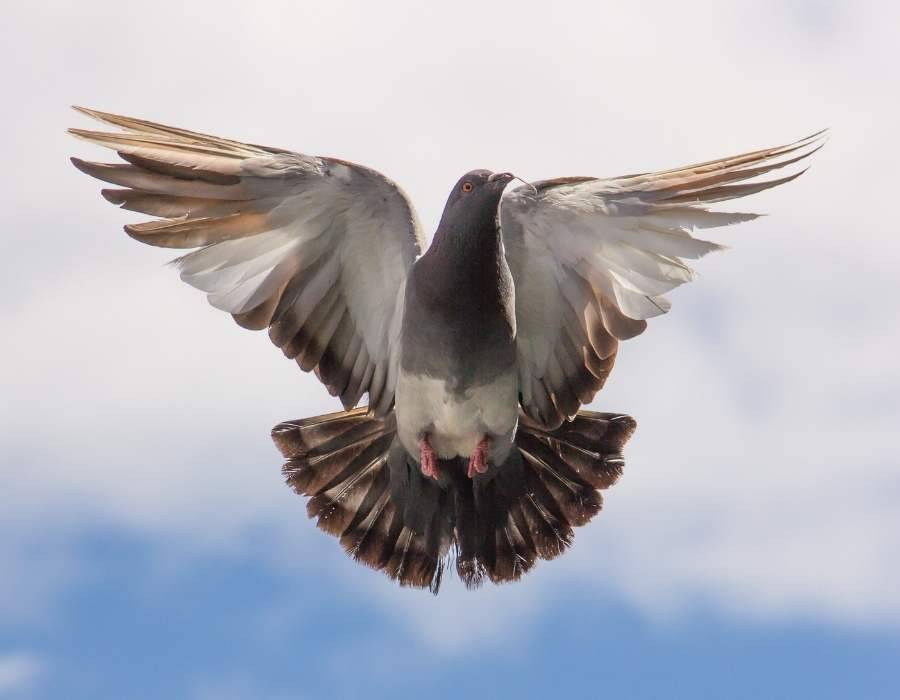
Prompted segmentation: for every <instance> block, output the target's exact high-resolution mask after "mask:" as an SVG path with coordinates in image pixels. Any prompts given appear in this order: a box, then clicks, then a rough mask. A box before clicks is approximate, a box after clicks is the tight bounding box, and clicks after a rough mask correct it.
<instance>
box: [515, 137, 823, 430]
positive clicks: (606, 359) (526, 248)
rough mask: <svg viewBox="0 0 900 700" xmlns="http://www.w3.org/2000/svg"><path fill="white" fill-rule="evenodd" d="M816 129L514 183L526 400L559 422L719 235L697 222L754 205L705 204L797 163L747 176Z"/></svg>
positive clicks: (779, 163)
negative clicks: (790, 139) (735, 150)
mask: <svg viewBox="0 0 900 700" xmlns="http://www.w3.org/2000/svg"><path fill="white" fill-rule="evenodd" d="M822 140H823V133H822V132H820V133H817V134H814V135H812V136H810V137H808V138H805V139H802V140H800V141H797V142H795V143H792V144H788V145H786V146H779V147H776V148H768V149H764V150H760V151H754V152H752V153H746V154H743V155H739V156H733V157H729V158H722V159H720V160H713V161H708V162H705V163H698V164H696V165H691V166H687V167H683V168H677V169H673V170H667V171H663V172H657V173H643V174H638V175H628V176H622V177H616V178H610V179H595V178H562V179H558V180H549V181H545V182H541V183H537V184H536V190H537V191H536V192H535V190H534V189H532V188H531V187H519V188H517V189H516V190H514V191H513V192H511V193H509V194H508V195H507V196H506V197H504V199H503V200H502V203H501V214H500V217H501V226H502V229H503V237H504V244H505V246H506V252H507V258H508V260H509V264H510V268H511V270H512V274H513V278H514V280H515V287H516V321H517V337H518V340H517V344H518V356H519V357H518V362H519V373H520V381H521V394H522V404H523V408H524V409H525V412H526V413H527V414H528V415H529V417H531V418H532V419H534V420H537V421H539V422H541V423H544V424H546V425H551V426H553V425H558V424H559V423H560V422H561V421H562V420H563V419H565V418H568V417H571V416H572V415H574V413H575V412H576V411H577V410H578V407H579V406H580V405H581V404H583V403H587V402H588V401H590V400H591V399H592V398H593V396H594V394H595V393H596V391H598V390H599V388H600V387H601V386H602V385H603V381H604V380H605V378H606V375H607V374H608V372H609V370H610V369H611V368H612V362H613V359H614V356H615V352H616V347H617V341H618V340H624V339H627V338H631V337H633V336H635V335H637V334H639V333H641V332H642V331H643V330H644V328H645V327H646V319H649V318H652V317H654V316H658V315H659V314H663V313H666V312H667V311H668V310H669V308H670V304H669V302H668V301H667V300H666V299H665V298H664V297H663V295H664V294H665V293H666V292H668V291H670V290H672V289H674V288H675V287H677V286H678V285H680V284H684V283H685V282H688V281H690V280H691V279H693V276H694V275H693V272H692V270H691V269H690V268H689V267H688V266H687V265H686V264H685V262H684V260H692V259H697V258H700V257H702V256H704V255H706V254H707V253H709V252H710V251H713V250H718V249H719V248H721V247H722V246H720V245H718V244H717V243H713V242H710V241H706V240H702V239H699V238H694V237H693V235H692V233H693V231H694V230H695V229H705V228H711V227H715V226H725V225H729V224H734V223H738V222H742V221H749V220H751V219H754V218H756V217H757V215H756V214H746V213H728V212H711V211H708V209H707V208H706V205H709V204H712V203H715V202H721V201H725V200H728V199H734V198H737V197H743V196H746V195H749V194H753V193H756V192H759V191H762V190H765V189H768V188H770V187H775V186H777V185H780V184H783V183H785V182H788V181H790V180H792V179H794V178H796V177H798V176H799V175H800V174H802V172H803V171H800V172H798V173H796V174H793V175H790V176H788V177H783V178H779V179H773V180H765V181H752V182H747V180H752V179H753V178H757V177H759V176H761V175H764V174H766V173H768V172H771V171H773V170H776V169H778V168H783V167H785V166H788V165H792V164H794V163H797V162H799V161H801V160H803V159H804V158H806V157H808V156H809V155H811V154H812V153H813V152H815V151H816V150H818V148H820V147H821V145H822Z"/></svg>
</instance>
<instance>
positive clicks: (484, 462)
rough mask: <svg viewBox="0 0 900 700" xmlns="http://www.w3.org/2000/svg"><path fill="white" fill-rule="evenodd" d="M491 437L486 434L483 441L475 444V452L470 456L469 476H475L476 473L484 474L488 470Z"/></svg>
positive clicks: (471, 477)
mask: <svg viewBox="0 0 900 700" xmlns="http://www.w3.org/2000/svg"><path fill="white" fill-rule="evenodd" d="M490 444H491V442H490V438H488V437H487V436H486V435H485V436H484V437H483V438H482V439H481V442H479V443H478V445H476V446H475V452H474V454H473V455H472V456H471V457H470V458H469V470H468V477H469V478H470V479H474V478H475V474H484V473H485V472H486V471H487V470H488V449H490Z"/></svg>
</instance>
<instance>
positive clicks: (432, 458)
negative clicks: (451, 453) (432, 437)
mask: <svg viewBox="0 0 900 700" xmlns="http://www.w3.org/2000/svg"><path fill="white" fill-rule="evenodd" d="M419 466H420V468H421V469H422V474H423V475H424V476H427V477H430V478H432V479H440V478H441V473H440V471H439V470H438V460H437V455H436V454H435V453H434V448H433V447H432V446H431V443H430V442H428V435H427V434H426V435H423V436H422V437H421V438H419Z"/></svg>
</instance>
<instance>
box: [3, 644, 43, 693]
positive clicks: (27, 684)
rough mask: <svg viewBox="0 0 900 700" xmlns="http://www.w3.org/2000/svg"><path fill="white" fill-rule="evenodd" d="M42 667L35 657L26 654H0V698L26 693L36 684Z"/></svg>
mask: <svg viewBox="0 0 900 700" xmlns="http://www.w3.org/2000/svg"><path fill="white" fill-rule="evenodd" d="M43 667H44V664H43V662H42V661H41V660H40V659H39V658H38V657H37V656H34V655H33V654H29V653H27V652H21V651H18V652H6V653H0V696H4V697H5V696H9V697H14V696H18V695H19V694H20V693H24V692H26V691H27V690H28V689H29V688H31V687H32V686H33V685H34V684H35V683H36V682H37V680H38V678H39V677H40V675H41V673H42V672H43Z"/></svg>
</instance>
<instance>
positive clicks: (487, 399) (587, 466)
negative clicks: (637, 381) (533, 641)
mask: <svg viewBox="0 0 900 700" xmlns="http://www.w3.org/2000/svg"><path fill="white" fill-rule="evenodd" d="M76 109H77V110H78V111H79V112H82V113H83V114H85V115H87V116H89V117H93V118H95V119H97V120H99V121H101V122H104V123H106V124H108V125H111V126H113V127H117V128H118V131H115V132H106V131H89V130H84V129H70V133H72V134H74V135H75V136H78V137H81V138H83V139H86V140H87V141H90V142H92V143H95V144H99V145H101V146H105V147H108V148H111V149H113V150H115V151H116V152H117V153H118V155H119V157H120V158H121V159H122V161H124V162H117V163H115V164H104V163H92V162H86V161H83V160H80V159H77V158H73V159H72V162H73V163H74V165H75V166H76V167H77V168H78V169H79V170H81V171H82V172H84V173H87V174H88V175H92V176H93V177H96V178H98V179H100V180H103V181H105V182H108V183H112V184H113V185H116V186H117V188H116V189H104V190H103V191H102V194H103V196H104V197H105V198H106V199H107V200H108V201H110V202H112V203H113V204H117V205H119V206H120V207H121V208H122V209H127V210H129V211H134V212H140V213H142V214H148V215H150V216H152V217H154V219H153V220H151V221H146V222H143V223H136V224H129V225H127V226H125V232H126V233H127V234H128V235H129V236H131V237H132V238H134V239H136V240H138V241H140V242H142V243H146V244H149V245H153V246H162V247H166V248H180V249H194V250H193V252H188V253H187V254H186V255H184V256H182V257H180V258H178V259H177V260H175V261H174V263H175V264H176V266H177V267H178V269H179V270H180V273H181V279H182V280H184V281H185V282H187V283H188V284H190V285H191V286H193V287H196V288H198V289H200V290H202V291H204V292H206V294H207V298H208V299H209V302H210V303H211V304H212V305H213V306H214V307H216V308H217V309H221V310H223V311H227V312H228V313H230V314H231V315H232V316H233V318H234V320H235V321H237V323H238V324H239V325H241V326H243V327H244V328H248V329H251V330H263V329H268V333H269V338H271V340H272V342H273V343H274V344H275V345H277V346H278V347H279V348H281V350H282V352H283V353H284V354H285V356H286V357H288V358H289V359H292V360H295V361H296V363H297V364H298V365H299V366H300V368H301V369H302V370H304V371H306V372H308V371H314V372H315V373H316V376H317V377H318V378H319V379H320V380H321V381H322V383H323V384H324V385H325V387H326V388H327V389H328V391H329V393H331V394H332V395H333V396H337V397H339V398H340V400H341V403H342V404H343V407H344V410H343V411H340V412H337V413H330V414H328V415H323V416H317V417H314V418H305V419H302V420H293V421H287V422H285V423H281V424H280V425H278V426H276V427H275V428H274V429H273V431H272V437H273V438H274V441H275V443H276V445H277V446H278V448H279V449H280V450H281V452H282V453H283V454H284V456H285V457H286V459H287V462H286V463H285V465H284V467H283V473H284V475H285V477H286V479H287V482H288V484H290V486H292V487H293V489H294V490H295V491H296V492H297V493H299V494H302V495H306V496H309V497H310V498H309V501H308V504H307V510H308V513H309V515H310V517H313V518H316V519H317V524H318V526H319V528H321V529H322V530H324V531H325V532H328V533H330V534H332V535H334V536H336V537H338V538H339V539H340V542H341V545H342V546H343V548H344V549H345V550H346V552H347V553H348V554H349V555H350V556H352V557H353V558H354V559H356V560H357V561H360V562H363V563H365V564H367V565H369V566H371V567H373V568H375V569H377V570H380V571H383V572H384V573H385V574H387V575H388V576H390V577H391V578H392V579H395V580H397V581H399V583H400V584H401V585H407V586H415V587H422V588H430V589H431V590H432V591H433V592H437V590H438V588H439V586H440V583H441V579H442V575H443V573H444V570H445V568H447V567H449V566H451V565H452V562H453V561H454V560H455V566H456V571H457V573H458V575H459V577H460V578H461V579H462V581H463V582H464V583H465V584H466V585H467V586H469V587H474V586H477V585H479V584H480V583H482V582H483V581H484V579H485V578H487V579H489V580H490V581H492V582H494V583H500V582H505V581H514V580H517V579H519V578H520V577H521V576H522V575H523V574H524V573H526V572H527V571H529V570H530V569H531V568H532V567H533V566H534V564H535V562H536V561H537V560H538V559H553V558H555V557H557V556H559V555H560V554H561V553H562V552H563V551H565V549H566V548H567V547H568V546H569V545H570V544H571V542H572V538H573V528H574V527H577V526H580V525H584V524H585V523H587V522H588V521H589V520H590V519H591V518H592V517H593V516H594V515H596V513H597V512H598V511H599V510H600V507H601V504H602V500H601V495H600V490H603V489H606V488H607V487H609V486H611V485H612V484H613V483H615V482H616V480H617V479H618V478H619V476H620V475H621V473H622V469H623V466H624V461H623V458H622V448H623V446H624V444H625V443H626V441H627V440H628V439H629V437H630V436H631V434H632V432H633V431H634V429H635V421H634V420H633V419H632V418H630V417H629V416H626V415H620V414H615V413H596V412H593V411H586V410H582V408H581V407H582V406H583V405H585V404H588V403H590V402H591V401H592V400H593V399H594V397H595V395H596V394H597V392H598V391H599V390H600V389H601V388H602V387H603V385H604V383H605V382H606V380H607V377H608V376H609V373H610V371H611V370H612V367H613V363H614V361H615V358H616V353H617V350H618V346H619V342H620V341H623V340H627V339H629V338H633V337H634V336H636V335H639V334H640V333H642V332H643V331H644V329H645V328H646V326H647V319H649V318H652V317H654V316H658V315H660V314H664V313H666V312H667V311H668V310H669V306H670V305H669V302H668V301H667V300H666V299H665V297H664V296H663V295H664V294H665V293H666V292H668V291H670V290H672V289H674V288H675V287H677V286H679V285H681V284H683V283H685V282H688V281H690V280H691V279H693V276H694V273H693V272H692V270H691V268H689V267H688V266H687V264H685V262H684V261H685V260H693V259H697V258H700V257H703V256H704V255H706V254H707V253H709V252H711V251H715V250H718V249H719V248H720V247H721V246H720V245H718V244H716V243H712V242H710V241H707V240H703V239H701V238H695V237H694V236H693V235H692V234H693V232H694V231H695V230H697V229H705V228H712V227H716V226H726V225H729V224H734V223H738V222H743V221H750V220H752V219H755V218H756V217H757V215H756V214H749V213H731V212H719V211H710V210H709V208H708V205H710V204H713V203H717V202H722V201H725V200H730V199H735V198H738V197H743V196H746V195H749V194H753V193H756V192H760V191H762V190H765V189H768V188H770V187H775V186H777V185H781V184H784V183H786V182H789V181H790V180H793V179H794V178H796V177H798V176H799V175H800V174H802V172H804V170H800V171H799V172H796V173H794V174H791V175H788V176H786V177H780V178H776V179H760V176H764V175H766V174H767V173H770V172H772V171H775V170H778V169H780V168H783V167H785V166H791V165H794V164H797V163H800V162H801V161H802V160H804V159H805V158H807V157H808V156H810V155H811V154H812V153H813V152H815V151H816V150H818V149H819V148H820V147H821V146H822V144H823V140H824V132H819V133H816V134H813V135H812V136H809V137H807V138H804V139H801V140H800V141H796V142H794V143H791V144H788V145H784V146H776V147H774V148H765V149H762V150H758V151H753V152H750V153H745V154H743V155H737V156H732V157H728V158H721V159H718V160H711V161H707V162H704V163H698V164H696V165H690V166H686V167H682V168H675V169H673V170H665V171H661V172H650V173H641V174H636V175H624V176H620V177H612V178H595V177H563V178H558V179H554V180H543V181H540V182H535V183H533V184H528V183H524V181H523V183H524V184H522V185H521V186H518V187H516V188H515V189H512V190H511V191H507V185H508V184H509V183H510V182H511V181H513V180H514V179H517V178H515V177H514V176H513V175H512V174H510V173H504V172H499V173H494V172H490V171H488V170H473V171H471V172H469V173H466V174H465V175H463V176H462V178H460V180H459V182H457V183H456V184H455V185H454V186H453V189H452V190H451V191H450V196H449V197H448V199H447V204H446V206H445V208H444V212H443V215H442V217H441V220H440V224H439V225H438V228H437V230H436V232H435V234H434V237H433V240H432V243H431V245H430V246H428V247H427V248H426V245H425V240H424V237H423V231H422V227H421V225H420V224H419V221H418V219H417V218H416V214H415V211H414V210H413V207H412V204H411V203H410V201H409V199H408V197H407V196H406V195H405V194H404V192H403V191H402V190H401V189H400V188H399V187H398V186H397V185H396V184H395V183H393V182H392V181H391V180H389V179H387V178H386V177H385V176H383V175H381V174H380V173H378V172H376V171H375V170H371V169H369V168H367V167H364V166H362V165H357V164H355V163H350V162H347V161H344V160H339V159H337V158H326V157H319V156H309V155H303V154H300V153H295V152H292V151H286V150H282V149H279V148H270V147H265V146H257V145H253V144H248V143H241V142H239V141H232V140H229V139H224V138H218V137H215V136H209V135H206V134H200V133H195V132H192V131H186V130H184V129H177V128H174V127H170V126H165V125H162V124H156V123H153V122H149V121H144V120H141V119H132V118H129V117H123V116H118V115H114V114H108V113H104V112H98V111H95V110H91V109H84V108H76ZM363 395H367V396H368V404H367V405H366V406H363V407H360V408H355V407H356V406H357V405H358V404H359V403H360V400H361V399H362V397H363Z"/></svg>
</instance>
